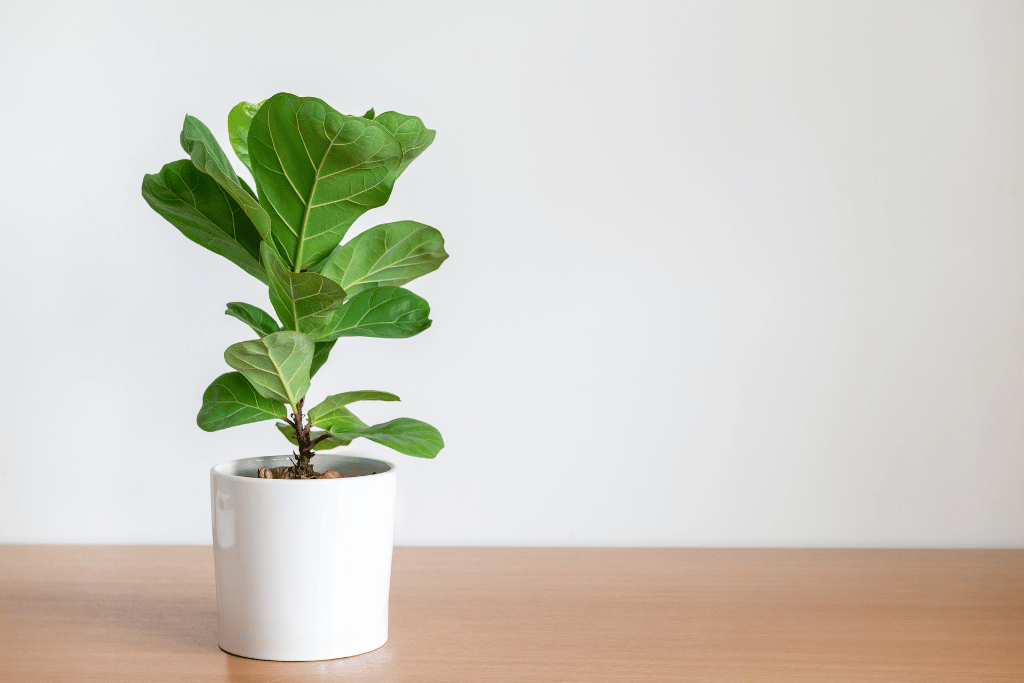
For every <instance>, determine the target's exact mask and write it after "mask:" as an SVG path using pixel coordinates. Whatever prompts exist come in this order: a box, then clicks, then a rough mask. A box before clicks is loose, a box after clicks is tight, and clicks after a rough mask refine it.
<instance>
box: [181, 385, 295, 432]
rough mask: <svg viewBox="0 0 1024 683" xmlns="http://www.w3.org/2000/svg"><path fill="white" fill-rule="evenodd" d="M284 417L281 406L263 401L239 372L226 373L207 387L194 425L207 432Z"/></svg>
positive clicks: (271, 400)
mask: <svg viewBox="0 0 1024 683" xmlns="http://www.w3.org/2000/svg"><path fill="white" fill-rule="evenodd" d="M285 417H287V411H286V410H285V407H284V405H283V404H281V403H279V402H277V401H275V400H273V399H269V398H264V397H263V396H261V395H260V394H259V393H257V391H256V389H255V388H254V387H253V385H252V384H251V383H250V382H249V380H247V379H246V378H245V377H243V376H242V374H241V373H239V372H227V373H225V374H223V375H221V376H220V377H218V378H217V379H215V380H213V383H212V384H211V385H210V386H209V388H207V390H206V392H205V393H204V394H203V407H202V408H200V409H199V415H198V417H196V423H197V424H198V425H199V428H200V429H202V430H204V431H207V432H215V431H217V430H218V429H227V428H228V427H235V426H237V425H244V424H249V423H250V422H260V421H262V420H273V419H278V420H280V419H282V418H285Z"/></svg>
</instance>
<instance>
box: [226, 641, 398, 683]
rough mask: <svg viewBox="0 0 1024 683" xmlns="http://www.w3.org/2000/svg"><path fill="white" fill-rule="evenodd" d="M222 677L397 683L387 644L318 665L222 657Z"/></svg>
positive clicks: (242, 682)
mask: <svg viewBox="0 0 1024 683" xmlns="http://www.w3.org/2000/svg"><path fill="white" fill-rule="evenodd" d="M224 658H225V660H224V666H225V669H224V671H225V673H227V676H228V680H229V681H231V682H232V683H250V682H255V681H265V680H272V681H275V683H289V682H290V681H296V682H297V683H298V682H305V681H315V680H325V681H326V680H331V681H345V682H346V683H362V682H363V681H367V682H369V681H373V682H374V683H390V682H391V681H397V680H398V672H397V671H396V670H395V667H394V659H395V650H394V649H393V648H392V646H391V645H390V644H385V645H384V647H381V648H379V649H376V650H374V651H373V652H367V653H366V654H363V655H357V656H355V657H346V658H344V659H328V660H324V661H320V662H266V661H262V660H259V659H246V658H245V657H237V656H235V655H232V654H228V653H226V652H225V653H224Z"/></svg>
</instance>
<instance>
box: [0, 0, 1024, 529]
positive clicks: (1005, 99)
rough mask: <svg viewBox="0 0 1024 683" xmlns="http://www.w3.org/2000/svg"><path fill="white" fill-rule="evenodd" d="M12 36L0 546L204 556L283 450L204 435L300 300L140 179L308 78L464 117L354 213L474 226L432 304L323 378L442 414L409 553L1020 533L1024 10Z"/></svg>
mask: <svg viewBox="0 0 1024 683" xmlns="http://www.w3.org/2000/svg"><path fill="white" fill-rule="evenodd" d="M285 7H288V8H289V9H287V10H286V9H284V8H285ZM0 64H2V67H3V68H2V69H0V88H2V90H0V91H2V93H3V95H2V104H3V106H2V107H0V130H2V131H3V133H4V143H3V152H2V157H0V160H2V161H0V196H2V200H3V202H2V203H3V212H2V218H3V235H4V240H3V243H4V247H3V251H2V253H3V256H4V259H3V261H4V262H3V266H2V267H0V284H2V290H0V291H2V292H3V294H2V296H3V320H4V323H3V326H4V334H3V335H2V336H0V354H2V356H0V357H2V358H3V360H4V368H3V375H4V381H3V382H2V386H3V387H4V389H5V391H3V395H2V396H0V407H2V408H3V415H4V416H5V421H6V426H5V427H4V429H3V430H2V431H0V467H2V471H0V541H3V542H30V543H32V542H74V543H208V542H209V540H210V539H209V507H208V475H207V472H208V470H209V468H210V467H211V466H212V465H214V464H215V463H218V462H221V461H223V460H228V459H233V458H236V457H245V456H251V455H259V454H272V453H279V452H284V451H285V447H284V446H285V444H284V442H283V440H282V439H281V437H280V436H279V435H278V434H277V432H276V430H275V429H274V428H273V427H272V426H271V424H270V423H264V424H257V425H249V426H245V427H240V428H237V429H232V430H227V431H223V432H218V433H215V434H206V433H204V432H201V431H200V430H199V429H198V428H197V427H196V426H195V422H194V420H195V413H196V411H197V409H198V408H199V404H200V397H201V395H202V392H203V390H204V389H205V388H206V386H207V384H208V383H209V382H210V381H211V380H212V379H213V378H214V377H216V376H217V375H218V374H220V373H221V372H224V371H226V370H227V368H226V366H225V365H224V362H223V360H222V356H221V354H222V351H223V349H224V348H225V347H226V346H228V345H229V344H231V343H234V342H236V341H240V340H242V339H245V338H247V337H249V336H251V334H247V330H246V329H245V328H244V327H243V326H242V325H241V324H240V323H238V322H237V321H235V320H233V319H231V318H228V317H226V316H224V315H223V313H222V312H223V305H224V303H225V302H228V301H238V300H241V301H249V302H252V303H255V304H257V305H262V306H266V307H269V305H268V303H267V298H266V293H265V291H263V289H262V287H261V285H259V283H258V282H257V281H256V280H254V279H252V278H250V277H248V276H247V275H245V273H243V272H242V271H241V270H239V269H237V268H235V267H234V266H232V265H231V264H230V263H229V262H227V261H225V260H223V259H221V258H220V257H217V256H215V255H213V254H210V253H209V252H206V251H204V250H203V249H201V248H200V247H198V246H197V245H195V244H193V243H191V242H189V241H187V240H186V239H185V238H184V237H182V236H181V235H180V234H179V233H178V232H177V231H176V230H175V229H174V228H173V227H171V226H170V225H169V224H167V223H165V222H164V221H163V220H162V219H160V218H159V217H158V216H157V215H156V214H154V213H153V212H152V211H150V209H149V208H148V207H147V206H146V204H145V203H144V202H143V200H142V199H141V197H140V195H139V185H140V182H141V180H142V176H143V174H144V173H146V172H154V171H156V170H157V169H159V168H160V166H161V165H162V164H163V163H165V162H167V161H170V160H173V159H177V158H182V157H183V156H184V154H183V153H182V151H181V150H180V148H179V147H178V142H177V138H178V131H179V130H180V125H181V120H182V118H183V116H184V114H185V113H186V112H188V113H191V114H193V115H196V116H198V117H199V118H200V119H202V120H204V121H205V122H206V123H208V124H209V125H210V126H211V128H213V130H214V132H215V133H216V134H217V135H218V137H219V138H220V140H221V142H222V144H224V145H225V146H227V139H226V138H227V136H226V128H225V123H224V121H225V117H226V115H227V112H228V109H229V108H230V107H231V106H232V105H234V104H235V103H236V102H238V101H240V100H243V99H248V100H260V99H262V98H265V97H267V96H269V95H271V94H273V93H275V92H278V91H281V90H287V91H290V92H294V93H296V94H300V95H316V96H318V97H322V98H324V99H326V100H327V101H328V102H330V103H332V104H334V105H335V106H336V107H338V108H339V109H341V110H342V111H346V112H349V113H361V112H362V111H364V110H365V109H367V108H369V107H371V106H373V107H376V109H377V111H383V110H387V109H395V110H398V111H401V112H405V113H411V114H416V115H419V116H421V117H422V118H423V119H424V120H425V121H426V122H427V124H428V125H430V126H431V127H434V128H436V129H437V131H438V136H437V142H436V143H435V145H434V146H433V148H431V149H430V150H429V151H428V152H427V153H426V154H425V155H424V156H423V157H421V158H420V160H419V161H417V162H416V164H414V165H413V167H412V168H411V169H410V171H409V172H408V173H407V174H406V175H405V176H403V178H402V180H401V181H400V182H399V185H398V187H397V189H396V192H395V195H394V198H393V199H392V201H391V203H390V204H389V205H388V206H386V207H384V208H382V209H378V210H376V211H374V212H372V213H370V214H368V215H367V216H366V217H364V218H363V219H361V220H360V221H359V222H358V223H357V224H356V228H357V229H362V228H365V227H368V226H371V225H375V224H377V223H382V222H386V221H388V220H397V219H404V218H412V219H416V220H420V221H423V222H425V223H428V224H431V225H434V226H436V227H438V228H439V229H441V230H442V231H443V232H444V234H445V236H446V238H447V241H448V246H449V251H450V253H451V255H452V257H451V259H450V260H449V261H448V262H447V263H446V264H445V265H444V267H443V268H442V269H441V270H440V271H438V272H437V273H436V274H433V275H431V276H429V277H427V278H424V279H423V280H420V281H418V282H416V283H414V284H413V285H412V288H413V289H414V290H415V291H417V292H419V293H420V294H422V295H423V296H425V297H426V298H427V299H428V300H429V301H430V302H431V303H432V305H433V311H434V314H433V317H434V319H435V324H434V327H433V328H431V329H430V330H429V331H428V332H426V333H425V334H423V335H421V336H419V337H416V338H414V339H410V340H405V341H388V340H372V339H366V340H362V339H358V340H349V341H343V342H342V343H339V345H338V347H337V349H336V350H335V353H334V356H333V357H332V359H331V361H332V362H331V364H329V365H328V366H327V367H326V368H325V369H324V370H323V371H322V372H321V373H320V374H319V375H318V376H317V378H316V380H315V382H314V389H313V392H312V396H313V398H314V399H319V398H320V397H322V396H324V395H325V394H327V393H334V392H337V391H343V390H349V389H364V388H373V389H384V390H389V391H395V392H397V393H399V394H400V395H401V396H402V397H403V398H404V399H405V402H404V403H403V404H400V409H401V410H402V413H396V412H395V407H394V404H390V405H388V404H384V405H382V406H371V407H370V408H369V409H364V413H365V416H366V417H367V418H370V419H380V420H384V419H390V418H391V417H395V416H397V415H398V414H405V415H410V416H415V417H419V418H421V419H424V420H427V421H429V422H431V423H433V424H436V425H437V426H438V427H439V428H441V430H442V431H443V433H444V435H445V439H446V442H447V444H448V447H447V448H446V449H445V450H444V451H443V453H442V454H441V456H440V457H439V458H438V459H437V460H435V461H433V462H429V461H418V460H414V459H412V458H406V457H404V456H399V455H397V454H396V455H394V459H397V460H398V462H399V464H400V465H401V480H402V484H401V491H400V498H401V509H400V516H399V528H398V531H397V541H398V542H399V543H401V544H470V545H491V544H523V545H811V546H821V545H827V546H863V545H870V546H875V545H879V546H894V545H900V546H902V545H907V546H989V545H992V546H1016V547H1020V546H1021V545H1022V540H1024V496H1022V492H1024V194H1022V190H1024V187H1022V181H1024V172H1022V171H1024V4H1022V3H1019V2H1003V3H999V2H938V1H936V0H926V1H924V2H875V3H868V2H853V1H850V2H845V3H821V2H814V1H811V2H804V3H793V2H771V3H767V2H760V1H754V2H747V3H739V2H731V3H728V2H727V3H723V2H716V1H711V0H708V1H706V2H691V3H677V2H661V3H656V2H639V3H638V2H621V3H603V4H601V3H593V2H573V3H569V2H554V3H553V2H550V1H546V0H545V1H542V2H515V3H503V4H502V5H499V4H498V3H472V2H465V3H452V2H445V3H442V2H432V3H427V2H419V3H416V2H409V3H405V2H388V3H365V2H364V3H345V2H328V1H326V0H324V1H322V2H292V3H280V2H262V3H259V2H232V3H228V2H219V3H218V2H212V3H211V2H208V1H202V2H174V3H170V2H167V3H162V5H161V6H157V3H132V2H124V3H112V2H93V3H69V4H67V5H66V6H64V7H63V8H60V7H55V6H54V5H53V4H51V3H27V2H22V3H5V4H4V5H3V6H2V9H0ZM239 167H241V165H240V164H239ZM353 234H355V233H354V232H353ZM363 450H364V451H372V452H375V453H381V454H383V453H387V451H385V450H384V449H375V448H373V449H371V448H365V449H363Z"/></svg>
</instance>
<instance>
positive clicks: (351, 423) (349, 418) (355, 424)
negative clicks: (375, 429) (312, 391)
mask: <svg viewBox="0 0 1024 683" xmlns="http://www.w3.org/2000/svg"><path fill="white" fill-rule="evenodd" d="M310 421H311V422H312V423H313V424H314V425H316V426H317V427H323V428H324V429H326V430H327V431H329V432H331V433H332V434H334V433H335V432H338V433H349V432H352V433H354V432H356V431H359V430H361V429H365V428H366V423H365V422H363V421H362V420H360V419H359V418H358V417H356V416H355V414H354V413H353V412H352V411H351V410H349V409H348V408H346V407H345V406H340V405H339V406H333V407H332V408H331V410H330V411H327V412H325V413H324V414H322V415H320V417H319V419H313V418H312V417H311V418H310ZM344 438H346V439H349V440H351V439H354V438H355V437H347V436H346V437H344Z"/></svg>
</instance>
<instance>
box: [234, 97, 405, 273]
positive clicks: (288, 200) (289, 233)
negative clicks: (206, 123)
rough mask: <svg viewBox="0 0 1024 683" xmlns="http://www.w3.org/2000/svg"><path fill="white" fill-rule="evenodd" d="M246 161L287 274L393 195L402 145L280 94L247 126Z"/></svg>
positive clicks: (375, 128) (319, 256)
mask: <svg viewBox="0 0 1024 683" xmlns="http://www.w3.org/2000/svg"><path fill="white" fill-rule="evenodd" d="M248 144H249V160H250V162H251V163H252V173H253V177H254V178H255V179H256V186H257V189H258V190H259V196H260V201H261V203H262V204H263V206H264V208H265V209H266V210H267V212H268V213H269V214H270V222H271V233H272V237H273V242H274V246H275V248H276V249H277V251H278V252H279V253H280V254H282V255H283V256H284V257H285V258H286V260H287V265H288V267H289V269H290V270H293V271H301V270H306V269H308V268H309V267H310V266H312V265H315V264H317V263H319V262H320V261H322V260H323V259H324V258H325V257H326V256H327V255H328V254H330V253H331V251H332V250H333V249H334V247H335V246H337V245H338V243H339V242H340V241H341V239H342V237H344V236H345V232H346V231H347V230H348V228H349V226H351V225H352V223H353V222H354V221H355V220H356V219H357V218H358V217H359V216H361V215H362V214H363V213H365V212H366V211H368V210H369V209H372V208H374V207H377V206H382V205H383V204H384V203H386V202H387V200H388V198H389V197H390V196H391V190H392V188H393V187H394V181H395V178H396V177H397V176H396V172H397V171H398V169H399V168H400V167H401V165H402V158H403V157H402V154H403V152H402V146H401V144H400V143H399V141H398V140H396V139H395V137H394V136H393V135H392V134H391V133H390V132H388V130H387V129H386V128H385V127H384V126H383V125H381V124H380V123H378V122H376V121H371V120H369V119H364V118H363V117H361V116H345V115H344V114H341V113H339V112H337V111H335V110H334V109H332V108H331V107H330V106H328V105H327V104H326V103H325V102H323V101H322V100H319V99H317V98H315V97H301V98H300V97H296V96H295V95H290V94H288V93H279V94H277V95H274V96H273V97H271V98H270V99H269V100H267V101H266V102H264V103H263V106H261V107H260V108H259V110H258V111H257V112H256V115H255V117H254V118H253V120H252V124H251V126H250V127H249V137H248Z"/></svg>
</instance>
